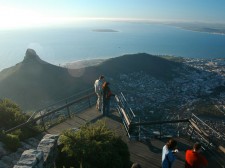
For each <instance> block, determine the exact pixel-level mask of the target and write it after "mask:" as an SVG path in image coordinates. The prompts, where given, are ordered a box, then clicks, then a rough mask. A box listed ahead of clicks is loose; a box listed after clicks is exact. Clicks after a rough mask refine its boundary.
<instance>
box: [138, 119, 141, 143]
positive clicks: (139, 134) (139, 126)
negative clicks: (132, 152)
mask: <svg viewBox="0 0 225 168" xmlns="http://www.w3.org/2000/svg"><path fill="white" fill-rule="evenodd" d="M140 122H141V117H139V123H140ZM138 129H139V130H138V131H139V135H138V136H139V141H140V140H141V125H139V128H138Z"/></svg>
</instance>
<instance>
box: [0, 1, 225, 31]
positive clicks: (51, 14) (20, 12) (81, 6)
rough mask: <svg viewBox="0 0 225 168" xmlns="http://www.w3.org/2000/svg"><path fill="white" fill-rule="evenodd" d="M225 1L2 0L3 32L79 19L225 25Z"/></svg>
mask: <svg viewBox="0 0 225 168" xmlns="http://www.w3.org/2000/svg"><path fill="white" fill-rule="evenodd" d="M224 7H225V0H0V28H1V27H4V28H7V27H20V26H21V27H22V26H29V25H33V26H41V25H44V24H47V23H48V24H56V23H60V22H67V21H71V20H72V21H74V20H76V19H81V20H82V19H90V18H92V19H94V18H102V19H124V20H126V19H149V20H159V21H200V22H224V23H225V10H224Z"/></svg>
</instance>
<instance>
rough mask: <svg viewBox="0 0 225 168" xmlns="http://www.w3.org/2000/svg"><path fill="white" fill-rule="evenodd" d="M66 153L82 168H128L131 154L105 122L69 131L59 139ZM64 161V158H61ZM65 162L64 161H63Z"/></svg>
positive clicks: (62, 150)
mask: <svg viewBox="0 0 225 168" xmlns="http://www.w3.org/2000/svg"><path fill="white" fill-rule="evenodd" d="M59 141H60V142H61V143H62V146H63V147H62V149H61V152H65V153H66V154H67V156H68V157H72V158H75V159H71V160H72V161H73V162H75V161H77V162H78V163H79V165H80V167H81V168H106V167H107V168H127V167H129V166H130V154H129V151H128V147H127V145H126V143H125V142H123V141H122V139H121V138H120V137H118V136H116V135H115V134H114V133H113V132H112V131H110V130H109V129H108V128H106V126H105V124H104V123H103V122H96V123H95V124H91V125H86V126H83V127H82V128H80V129H79V130H76V131H74V130H72V129H70V130H67V131H65V132H64V133H63V134H62V135H61V136H60V138H59ZM61 159H62V158H61ZM63 160H64V159H63ZM71 164H73V163H71Z"/></svg>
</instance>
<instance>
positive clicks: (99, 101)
mask: <svg viewBox="0 0 225 168" xmlns="http://www.w3.org/2000/svg"><path fill="white" fill-rule="evenodd" d="M103 82H104V76H103V75H101V76H100V77H99V78H98V79H97V80H96V81H95V83H94V88H95V93H96V95H97V96H98V99H97V103H96V108H97V109H98V110H99V111H101V110H102V95H103V91H102V85H103Z"/></svg>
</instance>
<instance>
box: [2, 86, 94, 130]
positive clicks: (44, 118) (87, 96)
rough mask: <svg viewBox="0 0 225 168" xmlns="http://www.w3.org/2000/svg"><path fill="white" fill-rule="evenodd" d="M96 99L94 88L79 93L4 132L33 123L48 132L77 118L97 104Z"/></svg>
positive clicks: (43, 109)
mask: <svg viewBox="0 0 225 168" xmlns="http://www.w3.org/2000/svg"><path fill="white" fill-rule="evenodd" d="M96 99H97V97H96V95H95V93H94V88H91V89H87V90H84V91H82V92H78V93H76V94H74V95H72V96H70V97H68V98H66V99H63V100H60V101H58V102H56V103H54V104H51V105H49V106H46V107H44V108H42V109H40V110H37V111H35V112H34V113H33V114H32V115H31V116H30V118H29V119H28V120H27V121H26V122H25V123H22V124H20V125H18V126H16V127H14V128H11V129H8V130H6V131H4V132H5V133H6V134H8V133H11V132H13V131H15V130H17V129H21V128H23V127H26V126H28V125H29V124H32V123H36V124H39V125H42V127H43V129H44V130H46V129H48V128H49V127H51V126H53V125H55V124H58V123H60V122H62V121H64V120H65V119H67V118H70V117H72V116H75V115H76V113H78V112H80V111H83V110H85V109H87V108H89V107H91V106H93V105H94V104H95V103H96Z"/></svg>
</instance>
